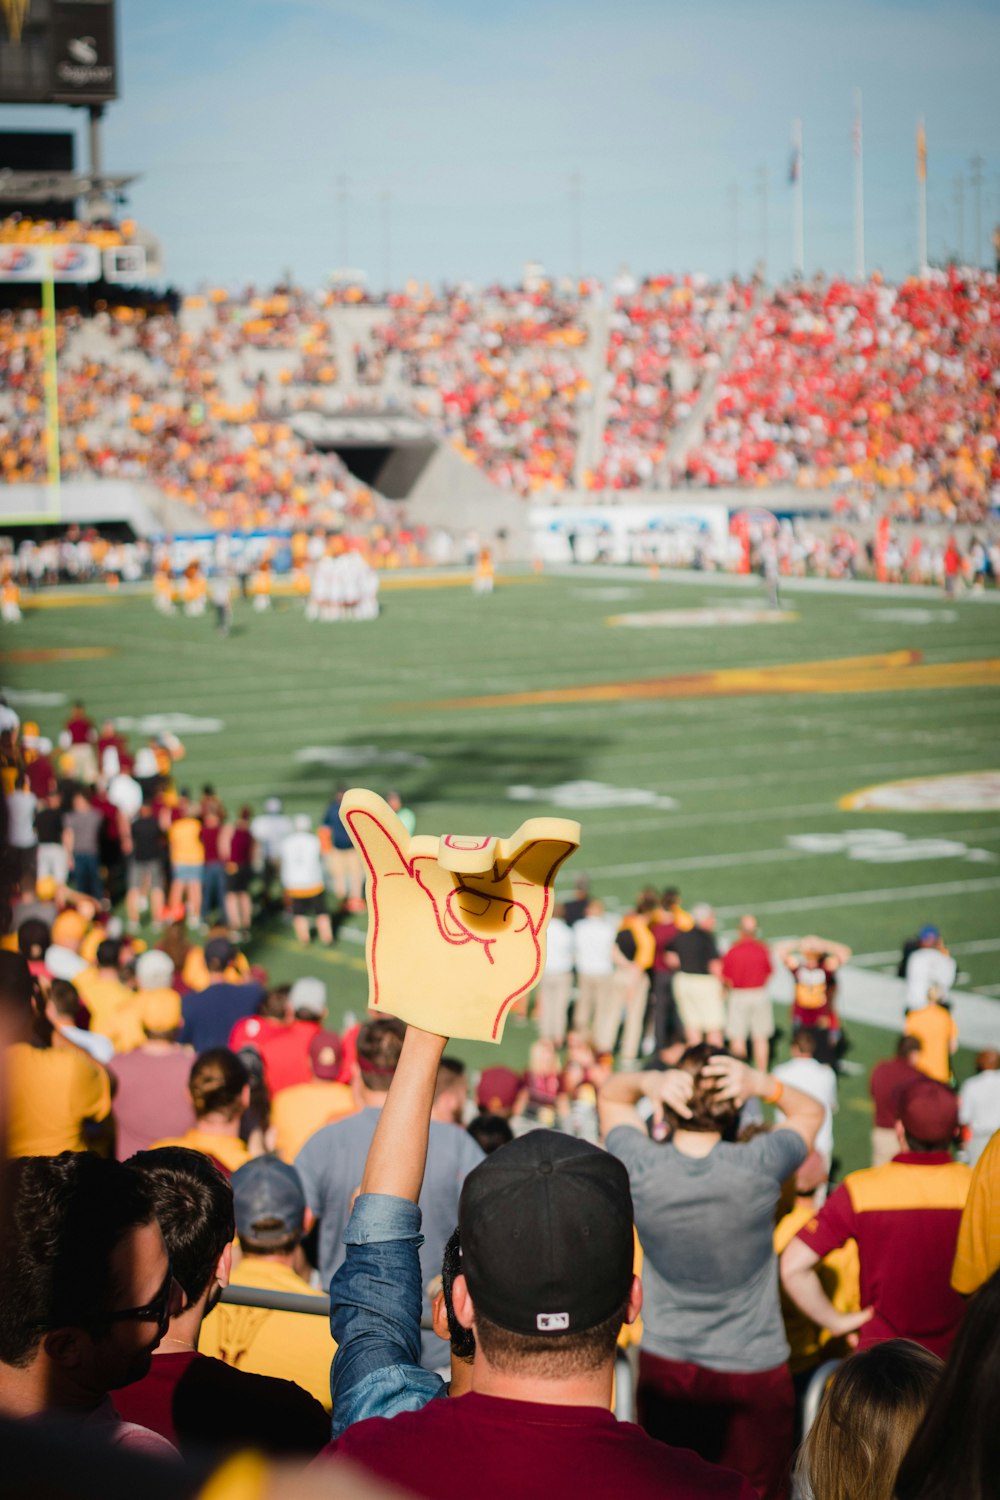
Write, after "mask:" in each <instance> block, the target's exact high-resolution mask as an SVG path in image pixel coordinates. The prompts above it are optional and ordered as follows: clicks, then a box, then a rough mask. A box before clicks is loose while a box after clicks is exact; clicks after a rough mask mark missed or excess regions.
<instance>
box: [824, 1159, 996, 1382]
mask: <svg viewBox="0 0 1000 1500" xmlns="http://www.w3.org/2000/svg"><path fill="white" fill-rule="evenodd" d="M971 1179H972V1168H971V1167H967V1166H965V1165H963V1163H961V1162H955V1161H952V1159H951V1157H950V1155H949V1154H948V1152H947V1151H926V1152H925V1151H919V1152H918V1151H901V1152H900V1154H899V1155H898V1156H895V1157H893V1159H892V1161H890V1162H887V1163H886V1165H885V1166H883V1167H866V1168H864V1169H863V1170H862V1171H860V1172H849V1173H848V1175H847V1176H846V1177H845V1178H844V1181H843V1182H842V1183H841V1185H840V1187H838V1188H837V1189H836V1190H835V1191H834V1192H833V1193H831V1194H830V1196H829V1198H828V1199H827V1200H826V1202H825V1203H824V1205H823V1207H822V1208H821V1209H820V1212H819V1214H818V1215H817V1217H816V1218H813V1219H810V1220H809V1223H808V1224H807V1225H806V1226H805V1228H804V1229H800V1230H799V1234H798V1238H799V1239H800V1240H803V1241H804V1242H805V1243H806V1244H807V1245H808V1246H809V1248H810V1250H813V1251H815V1253H816V1254H817V1255H818V1256H819V1257H820V1259H822V1258H823V1256H824V1255H828V1254H829V1253H830V1251H831V1250H835V1249H837V1248H838V1247H839V1246H841V1245H844V1244H846V1243H847V1241H848V1240H850V1239H854V1240H857V1243H858V1257H859V1260H860V1263H861V1305H862V1307H874V1309H875V1315H874V1317H873V1318H871V1319H870V1321H869V1322H867V1323H866V1324H865V1325H864V1327H863V1328H862V1329H861V1330H860V1335H859V1338H860V1342H859V1347H860V1348H861V1349H867V1348H869V1347H870V1346H871V1345H872V1344H881V1343H883V1342H884V1340H886V1339H913V1340H914V1342H915V1343H918V1344H923V1346H924V1348H925V1349H929V1350H930V1351H931V1353H932V1354H939V1355H940V1356H941V1358H942V1359H946V1358H947V1356H948V1350H949V1349H950V1347H951V1343H952V1340H953V1339H954V1337H955V1334H956V1333H957V1332H958V1328H959V1324H960V1323H961V1321H962V1316H963V1314H964V1312H965V1303H964V1301H963V1299H962V1298H961V1297H960V1296H959V1294H958V1292H955V1291H952V1287H951V1267H952V1263H953V1262H954V1259H955V1244H956V1241H957V1239H958V1225H959V1221H960V1219H961V1217H962V1209H963V1207H964V1205H965V1200H966V1197H967V1196H968V1192H969V1183H970V1181H971Z"/></svg>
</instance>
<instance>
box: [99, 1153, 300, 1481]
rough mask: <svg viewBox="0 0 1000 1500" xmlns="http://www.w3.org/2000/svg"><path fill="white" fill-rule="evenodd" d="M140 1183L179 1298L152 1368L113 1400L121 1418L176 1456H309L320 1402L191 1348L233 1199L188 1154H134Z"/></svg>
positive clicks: (215, 1280) (222, 1182) (225, 1272)
mask: <svg viewBox="0 0 1000 1500" xmlns="http://www.w3.org/2000/svg"><path fill="white" fill-rule="evenodd" d="M129 1168H130V1169H131V1170H132V1171H133V1172H135V1174H136V1175H137V1176H138V1177H139V1178H140V1179H141V1180H142V1182H143V1184H144V1186H145V1188H146V1190H147V1192H148V1194H149V1197H150V1201H151V1203H152V1206H153V1210H154V1212H155V1214H156V1219H157V1222H158V1223H159V1226H160V1229H161V1230H162V1232H163V1240H164V1243H165V1245H166V1247H167V1252H168V1254H169V1256H170V1261H171V1265H172V1267H173V1273H174V1277H175V1280H176V1282H177V1285H178V1286H179V1287H180V1289H181V1293H182V1296H181V1298H180V1301H179V1305H175V1308H174V1310H173V1312H172V1316H171V1318H170V1322H169V1325H168V1327H167V1330H166V1333H165V1334H164V1336H163V1340H162V1342H161V1344H160V1347H159V1349H158V1350H157V1351H156V1353H155V1355H154V1358H153V1360H152V1363H151V1365H150V1366H149V1368H148V1370H147V1372H146V1373H145V1375H144V1376H143V1378H142V1379H141V1380H138V1381H137V1382H136V1383H135V1384H133V1385H131V1386H130V1387H129V1389H128V1390H127V1391H125V1392H124V1393H123V1394H122V1397H121V1406H122V1414H123V1416H126V1417H128V1418H129V1419H131V1420H133V1421H136V1422H139V1421H141V1422H142V1424H143V1425H144V1426H146V1427H150V1428H152V1429H153V1431H154V1432H159V1433H162V1435H163V1436H164V1437H165V1438H168V1439H169V1440H170V1442H172V1443H174V1444H176V1445H177V1447H179V1448H180V1449H181V1451H182V1452H183V1453H191V1452H198V1451H199V1450H209V1451H211V1450H212V1449H220V1448H221V1449H230V1448H242V1447H247V1446H251V1445H252V1446H253V1447H254V1448H257V1449H261V1450H263V1451H264V1452H265V1453H300V1454H313V1453H316V1452H318V1450H319V1449H320V1448H321V1447H322V1446H323V1443H324V1442H325V1441H326V1439H327V1437H328V1436H329V1428H328V1422H327V1416H326V1413H325V1412H324V1410H323V1408H322V1406H320V1404H319V1402H318V1401H316V1400H314V1399H313V1397H312V1396H310V1395H309V1394H308V1393H307V1392H306V1391H304V1390H303V1389H302V1388H301V1387H300V1386H298V1385H295V1384H294V1383H293V1382H292V1381H290V1380H275V1379H273V1378H271V1377H269V1376H265V1375H252V1374H248V1373H246V1372H245V1371H243V1370H239V1369H235V1368H234V1367H233V1366H232V1365H230V1364H228V1363H226V1362H225V1361H224V1360H221V1359H213V1358H211V1357H210V1356H208V1355H206V1354H203V1353H200V1352H199V1350H198V1336H199V1333H200V1330H201V1326H202V1323H203V1322H204V1320H205V1316H206V1314H207V1313H208V1311H209V1310H210V1309H211V1308H212V1307H214V1306H215V1304H216V1302H217V1301H218V1299H219V1297H220V1296H221V1295H222V1292H223V1291H224V1289H225V1288H226V1286H228V1284H229V1272H230V1260H231V1255H232V1249H231V1242H232V1238H233V1233H234V1223H233V1193H232V1189H231V1188H230V1186H229V1183H228V1182H227V1181H226V1179H225V1177H224V1176H223V1175H222V1173H221V1172H219V1170H218V1169H217V1168H216V1167H214V1166H213V1165H212V1163H211V1162H209V1161H207V1160H206V1159H205V1157H204V1156H203V1155H201V1154H200V1153H199V1152H197V1151H185V1150H182V1149H179V1148H177V1147H169V1148H166V1149H163V1150H154V1151H143V1152H141V1153H140V1154H139V1155H138V1156H134V1157H133V1158H132V1160H131V1161H130V1163H129Z"/></svg>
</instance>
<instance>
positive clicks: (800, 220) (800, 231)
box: [791, 120, 806, 277]
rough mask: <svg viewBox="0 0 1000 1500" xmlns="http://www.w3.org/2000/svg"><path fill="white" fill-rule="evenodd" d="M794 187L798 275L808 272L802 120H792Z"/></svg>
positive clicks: (794, 257)
mask: <svg viewBox="0 0 1000 1500" xmlns="http://www.w3.org/2000/svg"><path fill="white" fill-rule="evenodd" d="M791 177H792V187H793V189H794V191H795V202H794V204H793V227H792V234H793V239H792V270H793V271H794V272H795V273H796V275H798V276H800V277H804V276H805V274H806V231H805V207H804V203H803V198H802V177H803V163H802V121H801V120H793V121H792V171H791Z"/></svg>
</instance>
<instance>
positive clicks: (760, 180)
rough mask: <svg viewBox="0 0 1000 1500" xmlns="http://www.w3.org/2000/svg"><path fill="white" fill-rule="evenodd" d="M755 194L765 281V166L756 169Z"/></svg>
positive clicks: (761, 263)
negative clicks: (758, 202)
mask: <svg viewBox="0 0 1000 1500" xmlns="http://www.w3.org/2000/svg"><path fill="white" fill-rule="evenodd" d="M757 193H758V196H759V198H760V273H761V277H762V279H763V280H764V281H766V280H767V248H768V247H767V164H766V163H765V162H761V164H760V166H759V167H758V168H757Z"/></svg>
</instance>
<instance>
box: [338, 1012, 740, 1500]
mask: <svg viewBox="0 0 1000 1500" xmlns="http://www.w3.org/2000/svg"><path fill="white" fill-rule="evenodd" d="M411 1039H412V1041H411ZM443 1047H444V1040H443V1039H442V1038H431V1037H429V1036H427V1035H426V1034H424V1033H420V1032H417V1031H416V1030H415V1028H413V1027H411V1028H410V1031H409V1033H408V1037H407V1042H406V1045H405V1046H404V1050H403V1054H402V1056H401V1058H400V1063H399V1066H398V1068H397V1071H396V1075H395V1078H394V1079H393V1083H392V1087H391V1089H390V1091H389V1098H388V1100H387V1102H386V1105H385V1107H384V1112H383V1116H382V1120H381V1121H380V1132H379V1135H378V1137H376V1140H375V1141H373V1147H372V1150H373V1155H374V1154H375V1153H376V1148H380V1153H381V1156H382V1158H383V1160H382V1163H381V1166H380V1167H379V1171H378V1185H379V1186H380V1187H381V1189H382V1192H383V1194H386V1188H387V1187H388V1186H389V1185H390V1179H389V1175H388V1170H387V1166H386V1160H385V1159H386V1157H387V1156H388V1153H389V1152H390V1150H394V1152H395V1153H396V1159H397V1160H398V1161H399V1163H400V1168H399V1170H400V1173H401V1179H402V1174H405V1172H406V1170H407V1168H406V1163H407V1161H408V1159H409V1157H410V1155H411V1154H412V1153H413V1152H414V1151H420V1150H421V1140H420V1137H421V1134H422V1132H420V1131H417V1130H414V1129H413V1126H414V1124H415V1120H416V1114H417V1112H418V1110H419V1111H421V1112H424V1111H425V1112H426V1115H427V1116H429V1114H430V1109H431V1105H432V1103H433V1095H434V1083H435V1080H436V1077H437V1068H438V1063H439V1061H440V1057H441V1053H442V1050H443ZM394 1102H395V1104H396V1108H395V1109H394V1108H393V1105H394ZM372 1178H373V1173H372V1157H371V1156H370V1157H369V1166H368V1167H366V1172H365V1179H364V1180H363V1181H362V1184H361V1196H360V1197H359V1199H358V1202H357V1204H356V1206H355V1212H357V1211H358V1210H359V1209H362V1208H363V1206H364V1205H365V1204H366V1198H367V1197H369V1196H374V1195H371V1185H372ZM394 1201H395V1199H394V1197H392V1196H390V1195H388V1194H386V1196H384V1197H383V1200H382V1202H383V1203H384V1204H391V1203H393V1202H394ZM376 1206H378V1205H376ZM416 1228H417V1231H418V1232H419V1220H418V1221H417V1225H416ZM459 1233H460V1239H461V1247H462V1260H461V1267H462V1269H461V1272H460V1273H459V1274H458V1275H457V1276H456V1277H455V1279H454V1283H453V1285H452V1301H453V1306H454V1314H455V1318H456V1320H457V1323H458V1325H459V1326H460V1327H461V1328H463V1329H466V1330H469V1331H471V1332H472V1333H473V1334H474V1336H475V1341H476V1348H475V1354H474V1356H473V1363H472V1379H471V1390H470V1391H469V1392H468V1394H466V1395H463V1396H460V1397H457V1398H455V1397H453V1398H452V1399H451V1400H447V1401H441V1400H435V1399H430V1400H429V1401H427V1396H426V1395H425V1396H424V1397H423V1400H425V1401H427V1404H426V1405H422V1406H421V1407H420V1409H419V1410H415V1411H404V1412H402V1413H401V1414H400V1415H397V1416H393V1417H391V1418H388V1419H387V1418H384V1417H377V1418H373V1419H371V1420H368V1421H359V1422H357V1423H356V1424H355V1425H354V1426H352V1427H350V1428H349V1429H348V1430H347V1431H346V1432H345V1433H343V1435H342V1436H341V1437H340V1438H339V1439H338V1440H337V1441H336V1442H335V1443H333V1444H331V1445H330V1446H329V1447H328V1448H327V1449H326V1450H325V1451H326V1452H327V1453H328V1454H332V1453H336V1454H337V1455H340V1456H343V1457H347V1458H350V1459H352V1460H353V1461H354V1462H356V1463H358V1464H361V1465H362V1466H363V1467H364V1468H366V1469H368V1470H369V1471H370V1472H372V1473H374V1474H376V1475H378V1476H380V1477H381V1478H383V1479H385V1480H386V1481H388V1482H390V1483H396V1484H399V1485H400V1486H401V1487H404V1488H406V1489H407V1490H409V1491H411V1492H412V1493H414V1494H417V1495H425V1496H428V1497H433V1500H465V1497H467V1496H468V1494H469V1487H470V1484H472V1485H473V1487H474V1489H475V1493H476V1496H477V1500H509V1497H510V1496H511V1495H513V1494H519V1495H521V1496H524V1497H526V1500H530V1497H533V1496H536V1495H537V1496H551V1495H554V1494H564V1493H567V1492H569V1491H570V1490H580V1489H581V1487H582V1489H583V1491H584V1492H586V1493H588V1494H617V1493H623V1494H628V1495H629V1496H630V1500H647V1497H654V1496H655V1497H658V1500H696V1497H697V1500H701V1497H706V1500H707V1497H718V1500H723V1497H727V1500H753V1491H752V1490H751V1488H750V1487H749V1485H748V1484H747V1483H746V1482H745V1481H744V1480H743V1479H741V1478H740V1477H739V1476H738V1475H736V1474H733V1473H732V1472H730V1471H729V1470H725V1469H719V1468H714V1467H712V1466H711V1465H709V1464H706V1463H704V1462H703V1461H702V1460H701V1459H698V1458H696V1457H695V1456H694V1455H693V1454H691V1453H688V1452H682V1451H680V1450H675V1449H671V1448H668V1447H667V1446H666V1445H664V1444H662V1443H657V1442H655V1441H653V1440H652V1439H651V1438H648V1437H647V1436H646V1434H645V1433H643V1432H642V1431H641V1430H640V1429H639V1428H637V1427H634V1426H632V1425H631V1424H629V1423H624V1422H618V1421H617V1420H616V1419H615V1417H614V1416H613V1414H612V1412H611V1409H610V1408H611V1395H612V1384H613V1378H614V1363H615V1346H616V1342H617V1338H618V1333H619V1330H620V1328H621V1325H622V1323H623V1322H628V1323H631V1322H632V1321H633V1320H634V1319H635V1318H636V1317H637V1316H638V1313H639V1310H640V1307H641V1305H642V1288H641V1284H640V1283H639V1281H638V1278H637V1277H635V1276H634V1275H633V1253H634V1247H633V1230H632V1199H631V1194H630V1192H629V1183H628V1174H627V1172H626V1171H625V1168H624V1167H623V1166H622V1165H621V1163H620V1162H618V1161H616V1160H615V1159H614V1158H613V1157H611V1156H608V1155H607V1154H606V1153H605V1152H603V1151H601V1150H599V1149H598V1148H597V1147H596V1146H591V1145H588V1144H587V1143H586V1142H583V1141H578V1140H575V1139H574V1138H572V1137H570V1136H566V1135H562V1134H559V1133H558V1132H555V1131H548V1130H538V1131H533V1132H531V1133H529V1134H528V1135H526V1136H523V1137H522V1138H521V1139H519V1140H516V1141H513V1142H511V1144H510V1145H507V1146H502V1147H501V1148H500V1149H499V1150H498V1151H496V1152H494V1153H493V1155H492V1156H489V1157H487V1158H486V1160H485V1161H483V1162H481V1163H480V1165H479V1166H477V1167H476V1168H475V1169H474V1170H473V1171H472V1172H470V1173H469V1175H468V1177H467V1178H466V1181H465V1184H464V1186H463V1189H462V1196H461V1200H460V1206H459ZM347 1238H348V1241H349V1242H350V1238H351V1232H350V1228H349V1229H348V1234H347ZM418 1238H419V1234H418ZM333 1292H334V1297H333V1300H334V1303H335V1304H336V1301H337V1283H336V1282H335V1284H334V1288H333ZM335 1310H336V1309H335ZM413 1342H414V1347H416V1341H415V1340H414V1341H413ZM341 1352H343V1351H341ZM339 1357H340V1355H339V1354H338V1358H339ZM333 1386H334V1424H335V1428H336V1425H337V1368H336V1362H335V1366H334V1377H333ZM428 1394H430V1395H431V1396H432V1397H433V1395H434V1394H443V1388H442V1389H441V1390H440V1391H439V1392H429V1393H428Z"/></svg>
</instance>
